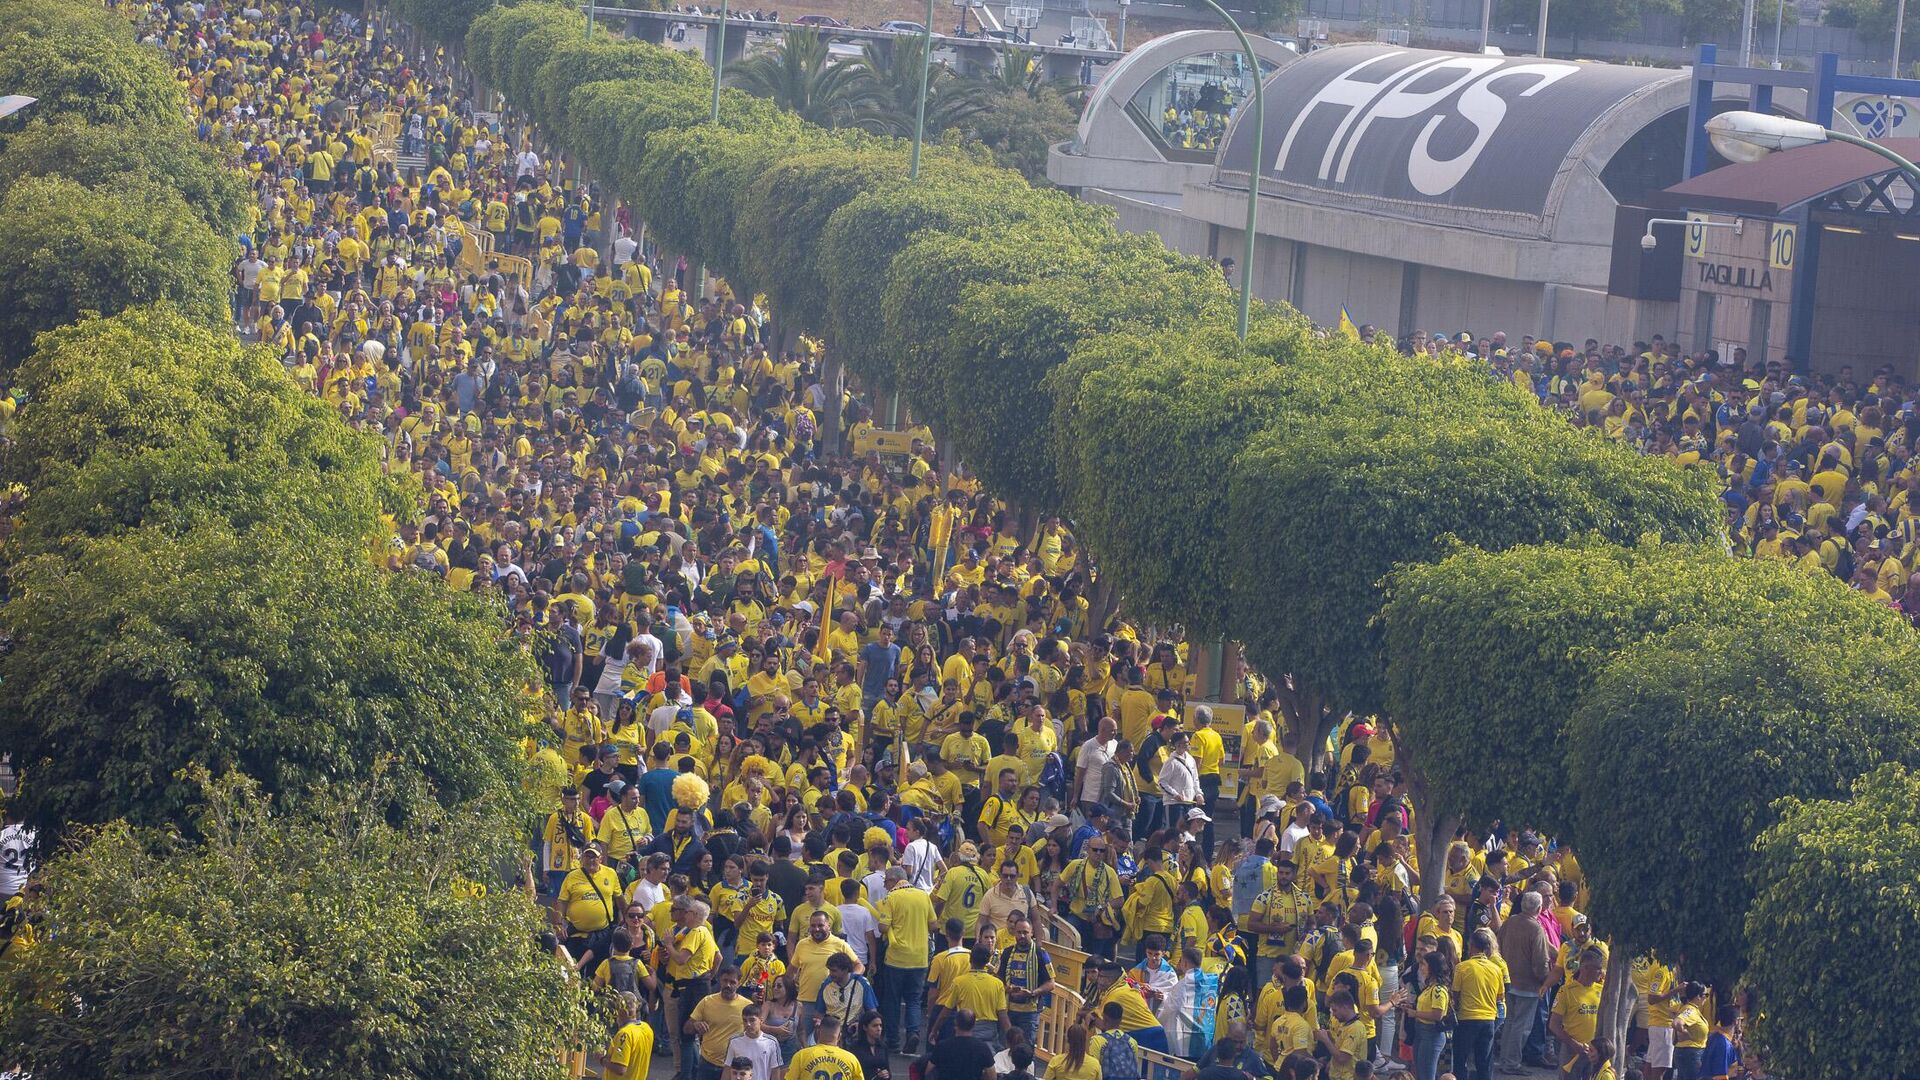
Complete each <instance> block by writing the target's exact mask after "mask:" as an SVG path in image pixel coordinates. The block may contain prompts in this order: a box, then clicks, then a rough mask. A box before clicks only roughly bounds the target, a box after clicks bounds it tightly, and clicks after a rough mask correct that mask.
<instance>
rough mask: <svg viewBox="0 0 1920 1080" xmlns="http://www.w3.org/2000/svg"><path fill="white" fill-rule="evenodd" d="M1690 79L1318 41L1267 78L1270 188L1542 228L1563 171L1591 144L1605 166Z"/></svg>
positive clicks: (1228, 149) (1241, 136) (1222, 173)
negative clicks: (1314, 48) (1328, 44)
mask: <svg viewBox="0 0 1920 1080" xmlns="http://www.w3.org/2000/svg"><path fill="white" fill-rule="evenodd" d="M1685 81H1686V76H1685V75H1684V74H1681V73H1679V72H1675V71H1671V70H1660V69H1656V68H1643V67H1626V66H1621V65H1616V64H1579V63H1572V62H1569V61H1561V60H1543V59H1539V58H1536V57H1498V56H1478V55H1473V54H1466V53H1455V52H1440V51H1433V50H1426V49H1406V48H1398V47H1395V46H1391V45H1381V44H1361V45H1342V46H1339V47H1336V48H1331V49H1321V50H1317V51H1315V52H1313V53H1310V54H1308V55H1307V56H1305V57H1302V58H1301V59H1300V60H1298V61H1296V62H1295V63H1294V64H1292V65H1290V66H1289V67H1287V68H1285V69H1283V70H1281V71H1280V72H1279V73H1278V74H1276V75H1274V76H1273V77H1272V78H1271V79H1269V80H1268V82H1267V86H1266V101H1267V124H1266V133H1265V146H1264V148H1263V150H1264V155H1263V156H1264V157H1265V161H1263V162H1262V165H1263V168H1262V170H1261V173H1262V176H1261V190H1262V191H1263V192H1266V193H1267V194H1270V195H1279V196H1282V197H1285V198H1287V199H1291V200H1295V201H1301V202H1313V203H1320V204H1323V205H1327V206H1330V207H1337V208H1342V209H1361V210H1364V211H1368V212H1374V213H1380V214H1386V215H1390V216H1395V217H1402V218H1407V219H1410V220H1427V221H1443V222H1447V223H1451V224H1460V225H1468V226H1471V227H1476V228H1482V229H1487V230H1490V231H1503V232H1516V233H1522V234H1527V233H1531V234H1535V235H1545V234H1546V232H1547V230H1546V228H1545V227H1544V225H1545V222H1546V220H1547V219H1549V218H1551V217H1552V215H1553V213H1554V212H1555V210H1556V208H1557V205H1558V200H1559V198H1560V196H1561V194H1562V193H1563V191H1564V189H1565V179H1564V178H1565V176H1566V174H1567V173H1569V172H1571V171H1572V170H1573V169H1574V168H1575V167H1576V166H1577V165H1578V164H1579V162H1580V160H1581V159H1582V157H1583V156H1585V155H1587V154H1589V153H1592V154H1595V155H1597V156H1599V157H1600V160H1599V161H1598V162H1596V163H1590V167H1591V168H1592V169H1593V170H1594V171H1595V172H1598V171H1599V170H1600V168H1602V167H1604V165H1605V164H1606V160H1607V159H1609V158H1610V157H1611V155H1612V152H1613V150H1614V149H1617V148H1618V147H1620V146H1621V145H1623V144H1624V143H1625V142H1626V141H1627V140H1628V139H1629V138H1631V137H1632V136H1633V135H1634V134H1636V133H1637V132H1638V131H1640V130H1641V129H1642V128H1645V127H1647V126H1648V124H1650V123H1651V122H1652V121H1653V120H1654V119H1655V118H1656V117H1657V116H1658V115H1659V114H1660V113H1661V112H1664V111H1672V110H1673V109H1676V108H1681V107H1684V104H1685V94H1684V89H1683V87H1684V84H1685ZM1663 91H1664V92H1663ZM1669 98H1670V99H1671V100H1670V101H1669V100H1668V99H1669ZM1251 112H1252V110H1242V111H1241V113H1240V116H1239V117H1238V119H1237V121H1236V123H1235V124H1234V127H1233V129H1232V131H1231V132H1230V133H1229V135H1228V139H1227V143H1226V146H1225V148H1224V149H1223V151H1222V152H1221V156H1220V162H1219V166H1218V168H1217V170H1216V173H1215V183H1216V184H1220V185H1223V186H1228V187H1239V188H1243V189H1244V188H1245V187H1246V185H1247V180H1246V177H1247V172H1248V166H1249V163H1250V162H1251V160H1252V157H1253V130H1252V121H1251V120H1250V119H1249V117H1250V116H1251ZM1674 157H1675V162H1676V165H1677V161H1678V155H1677V152H1676V154H1675V155H1674Z"/></svg>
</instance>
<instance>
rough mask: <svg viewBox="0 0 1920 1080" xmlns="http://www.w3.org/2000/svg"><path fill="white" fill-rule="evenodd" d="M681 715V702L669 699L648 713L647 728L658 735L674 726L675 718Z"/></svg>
mask: <svg viewBox="0 0 1920 1080" xmlns="http://www.w3.org/2000/svg"><path fill="white" fill-rule="evenodd" d="M679 715H680V706H679V704H678V703H676V702H672V701H669V702H667V703H666V704H665V705H662V706H660V707H659V708H657V709H655V710H653V711H652V712H650V713H648V714H647V730H648V731H650V732H652V733H653V734H654V736H655V737H658V736H660V735H661V734H662V733H664V732H665V731H666V730H667V729H668V728H670V727H672V726H673V722H674V720H675V719H677V718H678V717H679Z"/></svg>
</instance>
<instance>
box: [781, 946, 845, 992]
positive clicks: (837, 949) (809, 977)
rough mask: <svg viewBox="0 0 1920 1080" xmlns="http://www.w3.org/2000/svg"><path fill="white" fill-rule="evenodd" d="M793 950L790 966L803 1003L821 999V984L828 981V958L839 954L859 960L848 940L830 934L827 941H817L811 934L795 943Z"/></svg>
mask: <svg viewBox="0 0 1920 1080" xmlns="http://www.w3.org/2000/svg"><path fill="white" fill-rule="evenodd" d="M792 949H793V952H792V958H793V962H792V964H791V965H790V966H791V967H792V969H793V977H794V981H795V982H796V983H798V984H799V988H800V994H799V1000H801V1001H814V1000H817V999H818V998H819V997H820V984H821V983H823V982H826V981H827V957H829V956H833V955H835V954H838V955H840V956H845V957H847V958H849V959H852V960H858V959H859V958H858V957H856V956H854V955H853V947H852V946H851V945H848V944H847V939H846V938H842V937H835V936H834V935H832V934H828V935H827V940H825V941H815V940H813V936H812V935H811V934H809V935H808V936H806V937H803V938H800V939H798V940H797V941H795V943H794V944H793V946H792Z"/></svg>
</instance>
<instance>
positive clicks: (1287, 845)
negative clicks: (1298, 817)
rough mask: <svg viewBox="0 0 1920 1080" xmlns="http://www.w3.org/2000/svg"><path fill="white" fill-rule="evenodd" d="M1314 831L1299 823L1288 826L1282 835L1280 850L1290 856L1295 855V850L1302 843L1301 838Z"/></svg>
mask: <svg viewBox="0 0 1920 1080" xmlns="http://www.w3.org/2000/svg"><path fill="white" fill-rule="evenodd" d="M1312 831H1313V830H1311V829H1309V828H1307V827H1306V826H1305V825H1301V824H1298V823H1295V824H1292V825H1289V826H1287V827H1286V828H1285V829H1283V830H1282V831H1281V833H1280V850H1281V851H1284V852H1286V853H1287V854H1289V855H1291V854H1293V849H1294V847H1295V846H1296V845H1298V844H1299V843H1300V840H1301V838H1302V837H1304V836H1306V835H1307V834H1308V833H1310V832H1312Z"/></svg>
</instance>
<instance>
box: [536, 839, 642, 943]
mask: <svg viewBox="0 0 1920 1080" xmlns="http://www.w3.org/2000/svg"><path fill="white" fill-rule="evenodd" d="M625 906H626V901H625V899H624V898H623V897H622V896H621V895H620V875H619V874H616V873H614V872H613V868H612V867H610V866H608V865H606V863H605V862H604V861H603V860H602V859H601V858H600V852H599V850H598V849H597V848H593V847H588V848H586V849H584V850H582V851H581V852H580V865H579V866H578V867H576V868H575V869H573V870H571V871H568V873H567V876H566V877H565V878H563V879H562V880H561V882H560V891H559V892H557V893H555V894H554V897H553V910H554V912H555V913H557V914H558V915H559V916H560V918H561V919H562V920H563V921H564V922H565V923H566V927H567V951H568V952H570V953H572V954H573V955H574V956H575V957H576V958H577V957H580V956H584V955H585V954H586V952H587V950H588V949H592V950H593V952H594V955H596V956H607V955H609V952H608V947H609V943H610V942H611V940H612V937H613V924H614V921H615V920H617V919H618V918H619V917H620V911H621V909H622V908H624V907H625Z"/></svg>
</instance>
